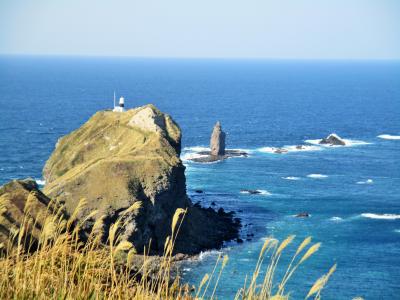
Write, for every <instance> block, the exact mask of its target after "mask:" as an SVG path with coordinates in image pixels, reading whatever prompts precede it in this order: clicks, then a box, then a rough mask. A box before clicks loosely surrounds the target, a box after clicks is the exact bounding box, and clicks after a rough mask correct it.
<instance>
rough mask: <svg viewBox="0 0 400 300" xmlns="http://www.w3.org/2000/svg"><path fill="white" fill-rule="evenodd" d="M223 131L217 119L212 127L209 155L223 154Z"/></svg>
mask: <svg viewBox="0 0 400 300" xmlns="http://www.w3.org/2000/svg"><path fill="white" fill-rule="evenodd" d="M225 136H226V135H225V132H223V131H222V128H221V123H220V122H219V121H218V122H217V123H216V124H215V126H214V129H213V132H212V135H211V141H210V149H211V155H215V156H221V155H225Z"/></svg>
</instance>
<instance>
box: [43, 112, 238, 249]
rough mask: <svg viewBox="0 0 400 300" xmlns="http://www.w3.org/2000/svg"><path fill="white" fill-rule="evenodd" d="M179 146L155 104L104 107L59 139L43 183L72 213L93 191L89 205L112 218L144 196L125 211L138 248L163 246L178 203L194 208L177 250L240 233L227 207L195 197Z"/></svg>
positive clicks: (216, 243) (173, 128)
mask: <svg viewBox="0 0 400 300" xmlns="http://www.w3.org/2000/svg"><path fill="white" fill-rule="evenodd" d="M180 150H181V131H180V129H179V126H178V125H177V124H176V123H175V122H174V121H173V120H172V118H171V117H170V116H168V115H166V114H163V113H161V112H160V111H159V110H158V109H156V108H155V107H154V106H152V105H147V106H144V107H139V108H137V109H131V110H128V111H126V112H123V113H114V112H112V111H102V112H98V113H96V114H95V115H94V116H93V117H92V118H91V119H90V120H89V121H88V122H86V123H85V124H84V125H83V126H82V127H80V128H79V129H77V130H75V131H73V132H72V133H70V134H69V135H67V136H65V137H63V138H61V139H60V140H59V142H58V143H57V147H56V149H55V150H54V152H53V154H52V155H51V157H50V158H49V160H48V161H47V163H46V165H45V168H44V170H43V175H44V178H45V179H46V186H45V189H44V191H45V193H46V194H47V195H48V196H49V197H51V198H53V197H56V198H57V199H58V200H59V201H61V202H62V203H65V206H66V209H67V212H69V213H71V212H73V210H74V209H75V208H76V206H77V205H78V202H79V200H80V199H81V198H86V199H87V201H88V207H87V211H85V212H83V213H84V214H87V213H88V211H92V210H95V209H96V210H98V211H99V213H98V217H99V216H101V215H105V216H106V226H109V224H110V223H112V222H114V221H115V220H116V219H117V218H118V216H119V215H120V214H121V212H122V211H123V210H125V209H126V208H128V207H130V206H131V205H132V204H133V203H134V202H136V201H141V202H142V205H143V206H142V208H141V209H140V210H139V212H138V213H132V214H130V215H128V216H127V217H126V219H127V221H128V224H129V225H128V226H127V228H126V229H125V230H124V232H122V237H123V238H125V239H127V240H129V241H131V242H133V243H134V245H135V246H136V249H137V250H138V251H139V252H140V251H142V250H143V247H144V246H146V247H147V246H148V245H149V243H150V241H151V249H152V250H153V251H154V252H156V253H161V252H162V251H163V247H164V242H165V239H166V237H167V236H168V235H170V230H171V229H170V228H171V222H172V216H173V214H174V212H175V210H176V209H177V208H188V209H189V212H188V215H187V217H186V219H185V221H184V225H183V227H182V229H181V234H180V236H179V238H178V242H177V246H176V251H177V252H181V253H197V252H199V251H201V250H203V249H207V248H214V247H219V246H220V245H222V242H223V241H224V240H226V239H233V238H234V237H235V235H237V231H238V225H237V224H234V223H233V222H232V218H231V217H230V216H228V215H223V216H219V215H218V214H217V213H216V212H210V211H207V210H204V209H202V208H198V207H194V206H193V205H192V202H191V201H190V199H189V198H188V197H187V195H186V179H185V174H184V171H185V167H184V166H183V164H182V162H181V160H180V158H179V154H180ZM205 224H207V227H206V225H205ZM210 227H211V228H212V229H211V230H210ZM105 232H108V228H105Z"/></svg>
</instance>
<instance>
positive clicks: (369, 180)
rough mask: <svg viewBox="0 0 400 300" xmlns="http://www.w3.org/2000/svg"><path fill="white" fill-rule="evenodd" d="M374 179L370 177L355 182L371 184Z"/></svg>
mask: <svg viewBox="0 0 400 300" xmlns="http://www.w3.org/2000/svg"><path fill="white" fill-rule="evenodd" d="M373 183H374V181H373V180H372V179H367V180H364V181H357V184H373Z"/></svg>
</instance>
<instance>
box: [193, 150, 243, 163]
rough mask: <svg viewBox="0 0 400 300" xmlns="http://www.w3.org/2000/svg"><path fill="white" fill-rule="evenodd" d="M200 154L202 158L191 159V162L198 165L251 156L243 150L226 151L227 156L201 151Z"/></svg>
mask: <svg viewBox="0 0 400 300" xmlns="http://www.w3.org/2000/svg"><path fill="white" fill-rule="evenodd" d="M198 154H200V155H202V156H201V157H195V158H191V159H190V160H191V161H194V162H198V163H212V162H217V161H220V160H224V159H227V158H230V157H248V156H249V154H248V153H247V152H245V151H241V150H225V155H211V151H200V152H198Z"/></svg>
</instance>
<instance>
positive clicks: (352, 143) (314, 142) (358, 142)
mask: <svg viewBox="0 0 400 300" xmlns="http://www.w3.org/2000/svg"><path fill="white" fill-rule="evenodd" d="M342 140H343V141H344V142H345V143H346V145H344V146H342V145H330V144H320V142H321V141H322V139H316V140H305V142H306V143H309V144H312V145H318V146H319V147H324V148H340V147H353V146H361V145H370V144H371V143H368V142H364V141H361V140H350V139H342Z"/></svg>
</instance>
